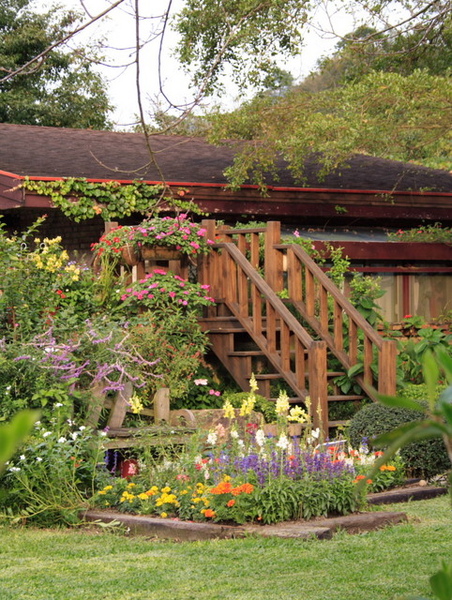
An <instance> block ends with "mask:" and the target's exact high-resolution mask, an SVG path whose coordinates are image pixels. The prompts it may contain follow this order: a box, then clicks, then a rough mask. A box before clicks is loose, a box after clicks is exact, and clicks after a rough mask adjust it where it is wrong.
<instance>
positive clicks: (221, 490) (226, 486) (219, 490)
mask: <svg viewBox="0 0 452 600" xmlns="http://www.w3.org/2000/svg"><path fill="white" fill-rule="evenodd" d="M210 493H211V494H231V493H233V490H232V485H231V484H230V483H229V481H222V482H221V483H219V484H218V485H217V486H216V487H213V488H211V489H210Z"/></svg>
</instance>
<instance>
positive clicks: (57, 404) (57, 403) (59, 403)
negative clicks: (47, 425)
mask: <svg viewBox="0 0 452 600" xmlns="http://www.w3.org/2000/svg"><path fill="white" fill-rule="evenodd" d="M54 406H55V408H60V407H61V406H63V404H62V403H61V402H56V403H55V405H54Z"/></svg>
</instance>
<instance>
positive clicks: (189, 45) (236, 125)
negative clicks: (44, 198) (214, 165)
mask: <svg viewBox="0 0 452 600" xmlns="http://www.w3.org/2000/svg"><path fill="white" fill-rule="evenodd" d="M29 1H30V0H7V2H6V5H5V4H3V5H2V8H1V12H0V23H2V24H3V25H2V31H3V32H4V33H3V35H2V38H1V40H0V68H2V69H3V71H4V72H10V73H11V74H10V75H9V76H5V77H4V83H1V84H0V85H2V86H3V88H1V89H2V91H4V92H6V95H5V93H4V94H2V96H3V97H4V101H3V103H2V102H0V118H3V120H7V119H8V120H13V119H17V120H16V122H33V123H36V124H55V125H68V122H67V120H65V119H69V118H70V117H71V115H72V117H73V122H75V123H77V124H76V125H73V126H78V127H100V126H103V125H102V123H98V122H94V119H95V117H96V116H98V115H99V114H100V115H101V118H104V119H105V111H104V112H102V110H101V109H100V110H95V111H93V110H92V108H91V107H92V105H93V103H95V102H96V101H98V102H99V103H100V104H102V100H104V101H105V96H102V93H103V90H102V86H101V82H100V80H99V79H97V78H96V77H97V76H95V75H94V74H93V72H92V71H91V69H90V66H89V63H88V62H87V60H86V58H85V55H84V54H83V53H81V54H80V53H79V52H75V51H72V52H71V51H68V50H62V49H61V48H60V47H58V49H57V47H53V48H52V42H53V40H57V41H58V40H60V41H64V39H65V37H64V33H65V32H66V31H67V27H68V24H69V23H70V22H73V19H74V18H75V17H74V16H73V15H72V14H71V13H65V14H64V15H63V13H61V12H55V11H52V10H51V11H50V12H49V13H47V14H46V15H39V16H37V15H35V14H33V13H31V12H30V11H29V10H28V8H27V7H28V3H29ZM87 1H88V2H89V0H87ZM345 4H348V5H349V8H350V9H353V8H354V9H355V10H360V11H361V13H362V14H364V15H366V16H365V17H364V18H367V20H366V25H365V26H363V27H360V28H358V29H356V30H355V32H354V33H353V34H351V35H349V36H346V37H345V38H344V39H343V40H342V41H341V42H340V44H339V46H338V49H337V52H336V53H335V54H334V55H333V56H332V57H331V58H327V59H325V60H324V61H323V62H322V63H321V64H320V65H319V69H318V72H317V74H315V75H313V76H312V77H310V78H308V79H307V80H306V81H305V82H303V84H302V85H298V86H291V85H290V81H289V80H288V79H287V77H286V76H285V74H284V73H285V72H284V71H283V70H282V69H281V61H282V59H284V57H289V56H293V55H296V54H299V53H301V52H302V51H303V33H304V28H305V26H306V24H307V23H309V22H310V19H311V18H312V14H311V13H312V8H313V7H312V5H311V4H310V3H309V2H308V0H184V2H183V4H182V8H179V5H173V3H172V2H171V0H168V3H167V6H166V8H165V9H163V10H162V13H161V14H160V15H159V16H158V17H157V20H155V19H156V17H155V16H154V17H150V16H144V15H143V14H142V11H143V10H144V8H145V7H146V3H143V2H142V0H141V1H140V0H135V1H134V2H133V3H131V4H127V9H128V11H129V12H130V15H131V16H132V18H134V19H135V22H136V29H135V36H136V38H135V40H134V43H130V44H129V48H128V50H129V51H130V56H131V59H130V64H134V65H135V66H136V74H137V75H136V80H137V82H139V81H140V76H141V78H144V77H147V78H149V77H150V76H151V73H150V72H149V71H147V70H146V69H147V68H148V64H147V63H146V62H145V61H144V60H143V59H142V58H141V53H142V50H143V48H144V47H145V46H146V44H147V43H148V42H151V41H156V40H159V39H160V41H159V42H157V47H158V54H159V63H158V67H157V68H158V73H157V75H158V77H157V79H158V81H159V83H160V89H161V91H162V93H163V98H164V105H163V106H161V107H159V109H158V110H159V112H157V114H156V119H155V123H154V126H152V125H151V126H149V124H148V123H146V119H145V117H144V115H145V111H144V110H143V103H142V102H141V101H140V102H139V106H140V121H141V125H140V130H141V131H145V132H147V136H148V142H149V148H150V152H151V154H152V138H151V137H149V136H152V135H153V134H154V133H157V132H158V130H163V132H164V133H168V132H169V131H171V129H172V128H174V130H175V131H177V132H178V133H184V134H188V135H199V134H201V135H205V130H206V126H207V129H208V130H209V135H210V138H211V141H215V142H220V141H221V140H223V139H225V138H226V139H233V138H234V139H239V140H248V141H250V142H252V143H250V144H247V145H245V146H243V145H242V146H241V154H240V157H239V158H238V159H237V161H236V163H235V165H234V166H233V167H232V168H231V170H230V172H229V175H230V177H231V181H232V182H233V184H235V185H238V184H240V183H241V182H243V181H244V180H245V179H249V178H250V177H251V178H252V179H254V181H255V182H257V183H260V184H263V181H264V175H265V173H266V172H269V171H270V172H271V171H272V169H273V166H274V164H275V161H276V160H277V157H278V156H279V157H281V156H282V157H283V158H284V159H286V160H287V161H288V163H289V165H290V168H291V169H292V170H293V172H294V174H295V176H296V177H297V178H299V180H300V181H302V179H303V164H304V160H305V159H306V157H307V156H309V155H312V153H316V155H317V156H318V157H319V158H320V159H321V160H322V162H323V164H324V168H325V170H327V169H331V168H334V167H336V166H337V165H338V164H340V163H341V162H342V161H343V160H344V159H346V158H347V157H348V156H350V155H351V154H353V153H359V152H361V153H367V154H372V155H377V156H380V157H383V158H391V159H396V160H401V161H413V162H417V163H420V164H424V165H426V166H433V167H439V168H447V169H450V168H451V167H452V160H451V158H450V156H451V149H452V148H451V145H452V142H451V125H450V123H452V119H451V116H452V115H451V111H452V87H451V86H452V83H451V82H452V78H451V76H450V75H451V71H450V62H451V61H450V58H451V54H452V41H451V40H452V29H451V17H450V14H451V8H452V0H438V1H435V2H429V1H428V0H389V1H388V2H384V3H382V2H381V1H380V0H344V5H345ZM120 5H123V6H125V0H116V1H113V2H111V3H110V4H109V6H110V8H109V10H112V9H114V8H117V7H118V6H120ZM174 7H175V8H174ZM15 9H18V10H19V12H18V15H17V16H16V14H15ZM173 11H176V12H173ZM87 14H88V12H87ZM89 16H90V15H89ZM90 18H91V16H90ZM96 18H97V17H96ZM149 23H152V25H149ZM39 24H41V25H39ZM170 27H173V28H174V29H175V30H176V31H177V32H178V35H179V38H178V40H179V41H178V43H177V47H176V53H177V56H178V58H179V61H180V64H181V65H182V66H183V67H185V68H186V69H187V70H188V71H189V72H190V74H191V82H192V88H191V91H192V94H193V95H192V99H191V100H190V101H188V102H187V103H185V104H183V105H176V104H173V103H172V102H171V100H170V99H169V98H168V96H167V95H166V94H165V93H164V89H163V88H164V86H163V76H162V72H161V71H162V68H163V67H162V64H163V63H162V60H161V57H162V54H163V50H164V39H165V35H166V33H167V31H168V29H169V28H170ZM27 28H29V29H30V31H31V34H32V35H28V33H27ZM18 32H19V33H18ZM28 42H29V43H28ZM14 44H17V50H15V45H14ZM45 46H47V48H50V49H51V51H49V52H48V53H47V54H46V56H45V59H43V60H41V61H40V60H36V61H34V62H32V63H30V65H31V72H30V68H29V69H28V73H27V74H26V75H24V74H23V73H22V72H18V73H17V71H16V74H15V75H14V72H15V71H14V70H15V68H16V65H19V64H21V63H24V61H25V63H26V61H27V60H28V59H29V57H32V56H35V57H36V56H39V54H38V52H39V50H40V49H41V48H42V47H45ZM8 61H9V62H8ZM1 65H3V67H1ZM13 75H14V76H13ZM153 75H154V76H155V72H154V73H153ZM228 78H229V79H228ZM231 79H233V80H234V81H235V82H236V83H238V85H239V89H240V90H241V91H245V90H246V89H247V88H251V89H254V90H255V96H254V98H253V99H252V100H247V101H244V102H243V103H242V105H241V106H240V108H239V109H237V110H235V111H233V112H231V113H229V114H224V113H223V114H222V113H221V112H220V111H216V112H215V114H213V115H211V116H210V117H208V119H205V118H204V119H199V117H194V116H193V115H194V113H193V110H194V108H195V107H197V106H199V105H200V104H202V102H203V101H205V99H206V98H208V97H209V96H212V95H213V94H214V93H216V92H217V91H218V90H219V89H221V85H222V84H224V83H225V82H227V81H228V80H229V81H230V80H231ZM0 81H1V78H0ZM81 82H85V83H86V85H87V86H88V84H89V85H90V86H91V87H90V88H89V90H90V92H89V93H88V92H86V93H84V91H83V90H85V89H88V88H83V86H82V85H81ZM275 82H276V87H277V84H278V82H280V83H281V86H280V87H279V89H277V90H275V89H274V88H275ZM269 87H270V88H273V89H271V90H270V91H269ZM28 90H30V95H28ZM32 93H35V94H36V96H35V98H33V95H32ZM137 93H138V97H139V98H140V85H139V84H137ZM77 94H79V95H77ZM8 95H9V96H8ZM141 97H142V99H143V94H141ZM12 100H14V102H13V101H12ZM77 103H79V104H77ZM88 104H89V106H90V108H88ZM10 105H11V106H12V107H15V108H14V110H15V111H16V113H17V115H16V116H14V117H10V115H9V114H8V106H10ZM44 105H45V106H44ZM74 105H75V107H76V110H75V111H73V110H72V108H73V107H74ZM103 107H105V104H104V105H103ZM44 108H46V109H47V110H46V111H44ZM2 111H4V113H3V114H2ZM40 111H42V114H41V112H40ZM5 113H6V116H3V115H4V114H5ZM74 113H76V114H74ZM76 116H78V117H79V118H78V119H76V118H75V117H76ZM19 119H24V120H23V121H22V120H19ZM25 119H30V120H28V121H25Z"/></svg>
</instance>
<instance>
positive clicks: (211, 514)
mask: <svg viewBox="0 0 452 600" xmlns="http://www.w3.org/2000/svg"><path fill="white" fill-rule="evenodd" d="M201 512H202V513H203V515H204V516H205V517H206V519H213V517H214V516H215V514H216V513H215V511H214V510H212V509H211V508H206V509H204V510H202V511H201Z"/></svg>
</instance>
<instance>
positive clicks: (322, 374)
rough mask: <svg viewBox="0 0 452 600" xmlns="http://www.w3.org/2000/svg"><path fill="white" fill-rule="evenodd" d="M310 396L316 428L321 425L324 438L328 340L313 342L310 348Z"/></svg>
mask: <svg viewBox="0 0 452 600" xmlns="http://www.w3.org/2000/svg"><path fill="white" fill-rule="evenodd" d="M308 357H309V396H310V398H311V415H312V420H313V426H314V428H316V427H319V428H320V431H321V434H322V439H325V438H326V437H328V386H327V366H326V342H313V343H312V345H311V347H310V348H309V350H308Z"/></svg>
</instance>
